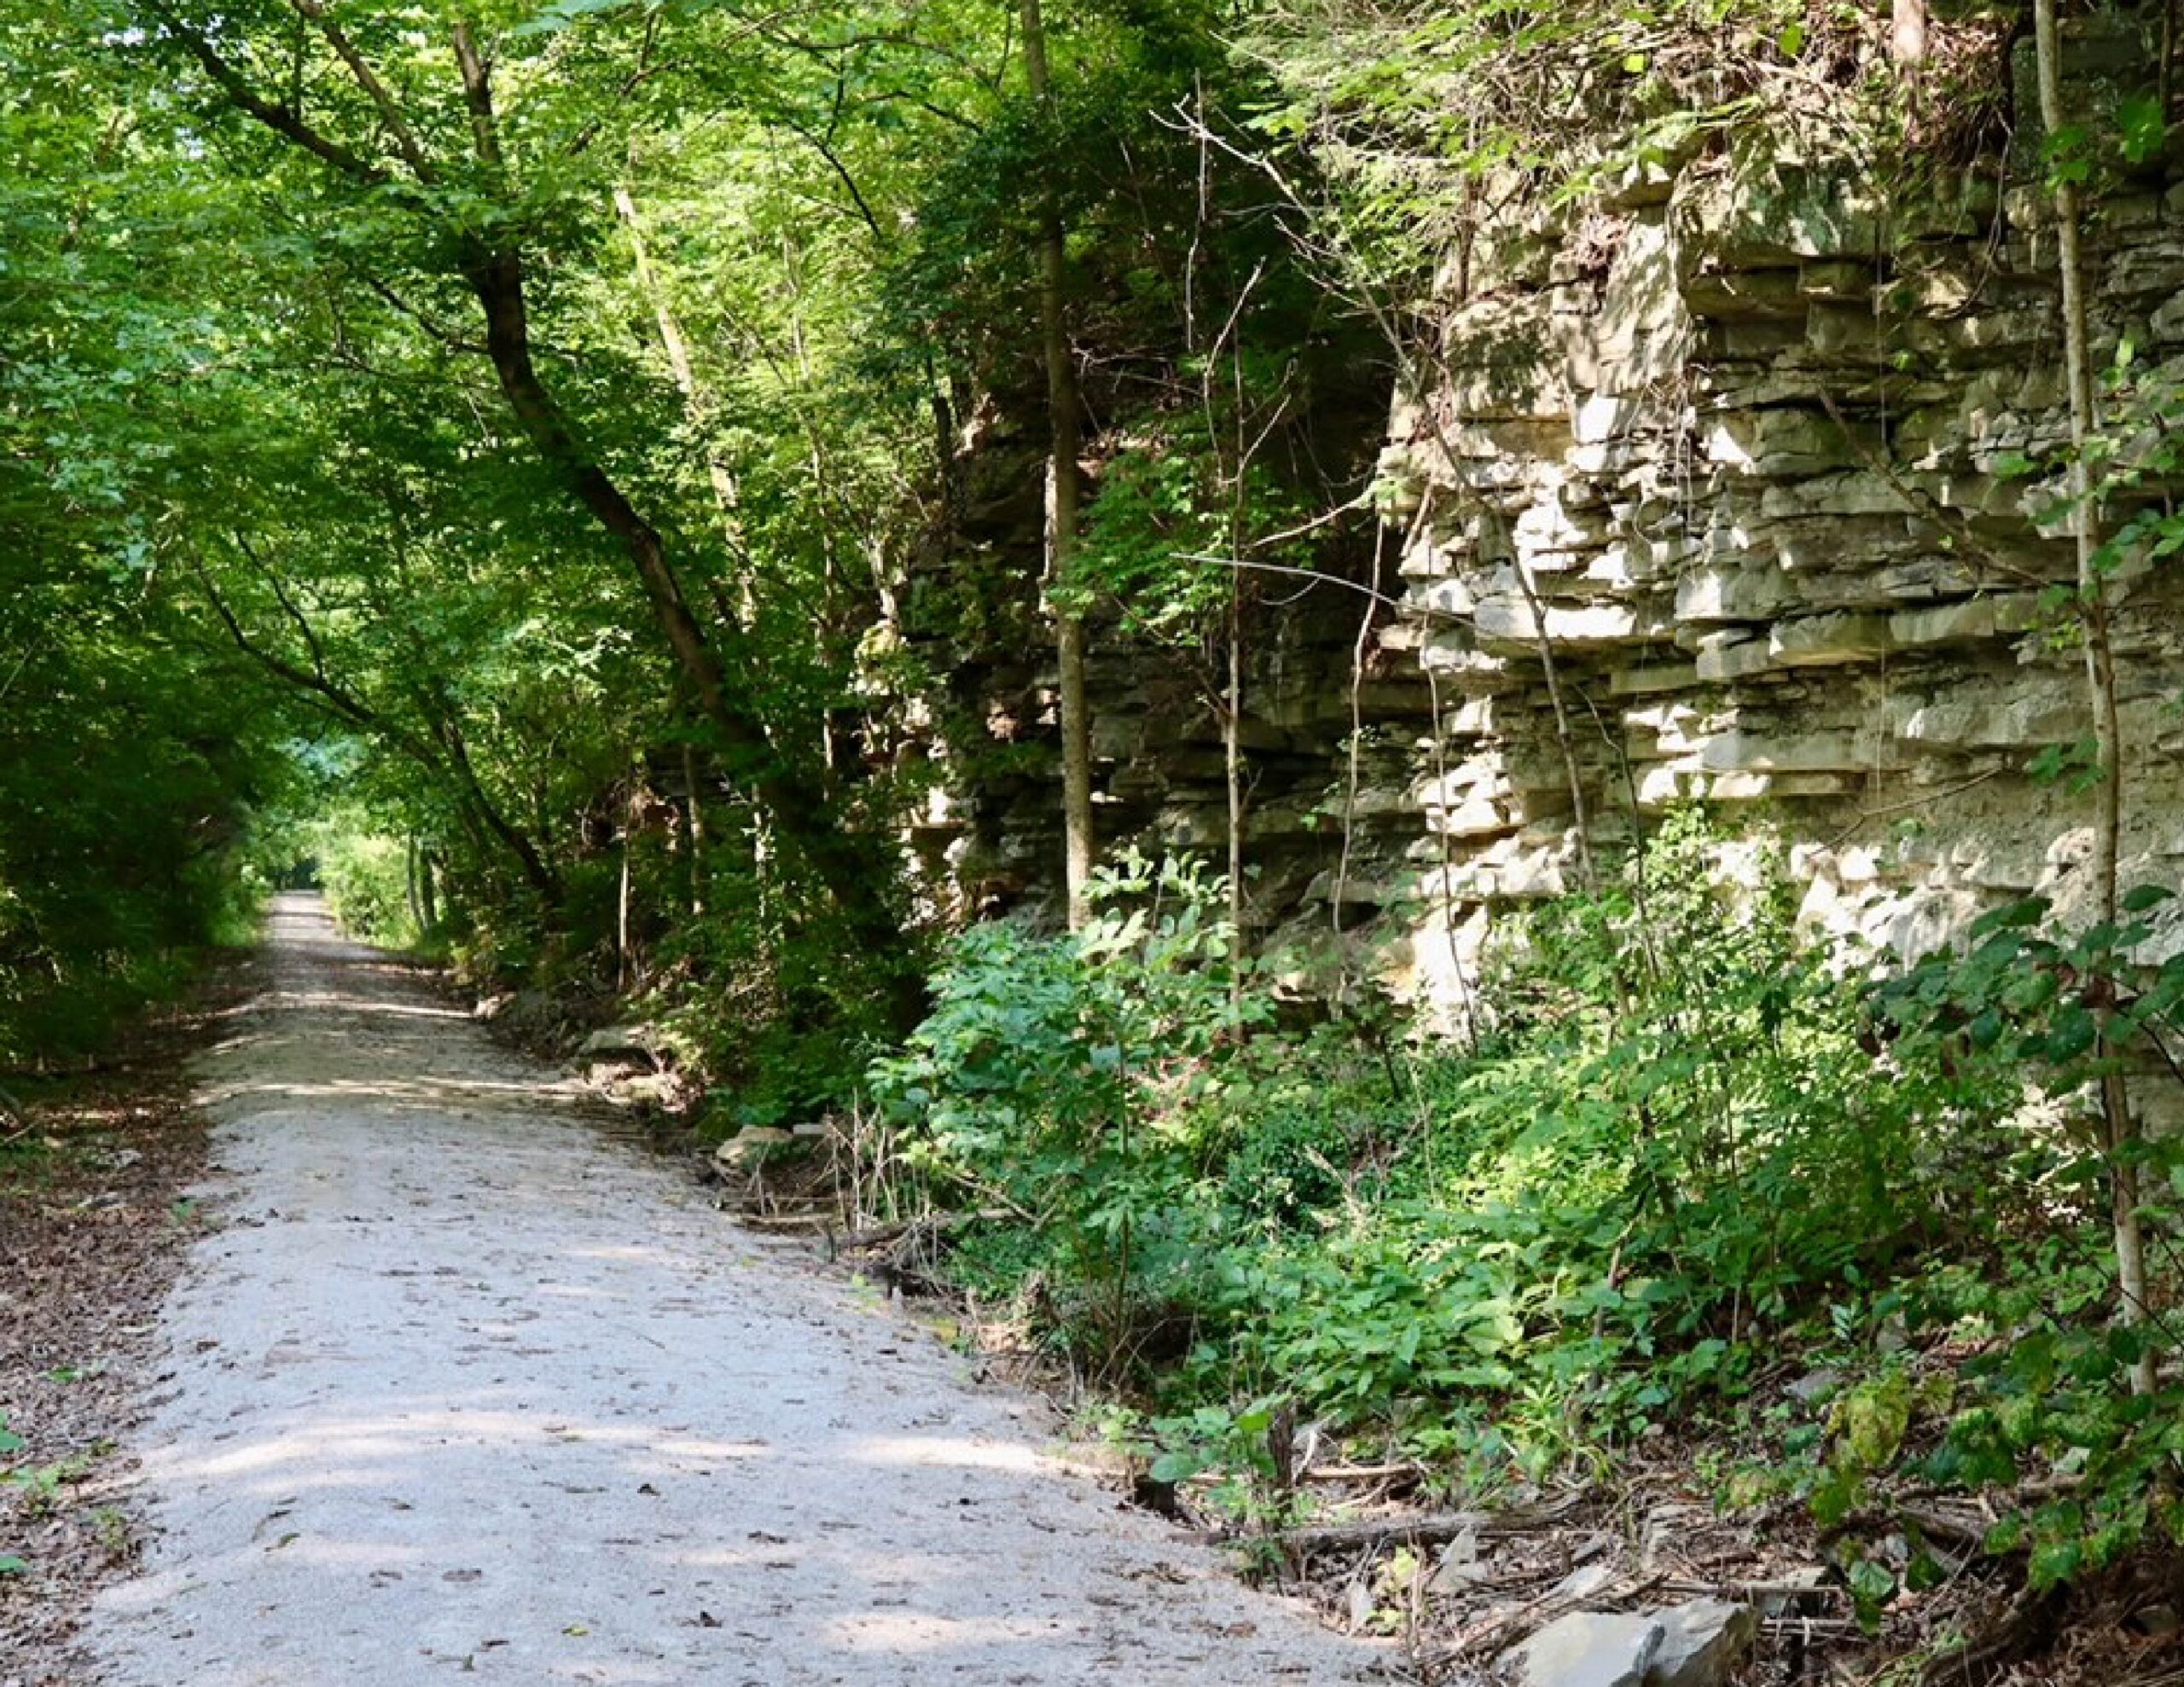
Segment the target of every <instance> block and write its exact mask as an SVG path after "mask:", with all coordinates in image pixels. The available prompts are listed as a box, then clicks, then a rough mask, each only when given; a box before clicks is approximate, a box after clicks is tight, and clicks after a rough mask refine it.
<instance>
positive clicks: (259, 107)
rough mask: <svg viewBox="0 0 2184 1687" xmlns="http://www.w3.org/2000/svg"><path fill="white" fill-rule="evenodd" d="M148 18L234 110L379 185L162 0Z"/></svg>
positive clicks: (360, 162)
mask: <svg viewBox="0 0 2184 1687" xmlns="http://www.w3.org/2000/svg"><path fill="white" fill-rule="evenodd" d="M150 9H151V12H152V15H153V16H154V17H156V18H157V19H159V20H160V22H161V23H162V24H164V25H166V28H167V30H168V32H170V33H171V34H172V35H173V37H174V38H175V39H176V40H177V41H179V42H180V43H182V44H183V46H184V47H186V48H188V49H189V52H190V55H191V56H193V57H194V58H195V59H196V61H197V62H198V63H199V64H200V65H201V66H203V67H204V70H205V74H206V75H207V76H209V77H211V78H212V82H213V84H214V85H215V86H217V87H218V89H219V90H220V91H221V92H222V93H224V94H225V95H226V96H228V98H229V101H231V102H232V103H233V104H234V105H235V107H236V109H237V110H239V111H241V112H242V113H245V114H246V115H247V116H248V117H251V118H253V119H255V120H256V121H258V123H260V124H262V125H264V126H265V127H266V128H268V129H270V130H272V131H273V132H274V133H275V134H276V135H279V136H283V137H285V138H286V139H288V140H289V141H292V142H294V143H295V144H296V145H297V146H299V147H301V148H303V149H304V150H305V152H307V153H309V154H311V156H312V157H314V158H317V159H321V160H322V161H323V162H325V163H327V164H330V165H333V166H334V168H335V169H336V170H338V171H340V172H341V173H342V174H343V175H345V176H347V177H351V179H352V180H355V181H358V182H371V183H383V182H385V181H386V180H387V179H388V177H387V174H386V171H383V170H381V169H380V167H379V166H378V165H375V164H374V163H373V162H372V161H371V160H370V159H368V158H366V157H364V156H363V154H361V153H355V152H351V151H350V149H349V148H346V147H345V146H343V145H342V144H341V143H340V142H339V141H335V140H333V139H331V138H330V137H328V136H325V135H322V134H321V133H320V132H319V131H318V130H316V129H314V128H312V127H311V125H310V124H308V123H306V122H305V121H304V120H303V119H302V118H301V117H300V116H299V115H298V114H297V113H295V112H293V111H291V110H290V109H289V108H288V107H286V106H276V105H275V104H274V103H273V102H272V101H270V100H267V99H264V98H262V97H261V96H259V95H258V93H257V91H256V90H253V88H252V87H251V85H250V84H249V82H248V81H247V79H246V78H244V76H243V74H242V72H240V71H238V70H237V69H236V68H235V67H234V66H233V65H231V64H229V62H228V61H227V60H226V59H224V58H223V57H222V56H221V55H220V52H219V49H218V48H216V47H214V46H213V45H212V43H211V42H210V41H208V40H206V38H205V37H204V36H203V35H202V34H200V32H198V31H196V30H194V29H192V28H191V27H189V25H187V24H185V23H184V22H183V20H181V19H180V18H179V17H178V16H177V15H176V14H175V12H174V10H173V9H172V8H171V7H170V6H167V5H166V4H164V3H162V0H151V8H150Z"/></svg>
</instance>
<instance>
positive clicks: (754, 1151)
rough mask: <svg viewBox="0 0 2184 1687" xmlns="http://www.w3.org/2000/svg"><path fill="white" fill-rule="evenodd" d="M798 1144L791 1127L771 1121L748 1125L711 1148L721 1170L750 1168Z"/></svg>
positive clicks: (744, 1169)
mask: <svg viewBox="0 0 2184 1687" xmlns="http://www.w3.org/2000/svg"><path fill="white" fill-rule="evenodd" d="M799 1146H801V1145H800V1144H799V1142H798V1140H797V1138H796V1133H794V1132H793V1131H785V1130H781V1129H780V1128H777V1127H775V1126H773V1125H747V1126H746V1127H745V1128H743V1129H742V1130H741V1132H739V1133H737V1134H736V1135H735V1136H734V1137H732V1138H730V1139H729V1140H728V1141H726V1142H723V1144H721V1145H720V1146H719V1147H717V1148H716V1149H714V1150H713V1163H714V1164H715V1165H716V1166H718V1167H719V1168H721V1169H722V1170H723V1171H724V1172H747V1171H752V1170H755V1169H756V1168H758V1167H760V1166H763V1165H764V1164H765V1163H766V1162H768V1161H770V1160H775V1159H779V1158H780V1157H781V1156H782V1155H783V1154H785V1153H787V1152H789V1151H793V1150H794V1149H796V1148H798V1147H799Z"/></svg>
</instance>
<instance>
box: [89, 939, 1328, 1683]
mask: <svg viewBox="0 0 2184 1687" xmlns="http://www.w3.org/2000/svg"><path fill="white" fill-rule="evenodd" d="M271 942H272V948H271V954H270V959H271V977H272V980H273V983H272V987H271V988H270V992H269V993H268V994H267V995H266V997H265V998H264V1000H262V1001H261V1002H260V1004H259V1005H258V1009H257V1011H256V1012H253V1014H252V1015H251V1016H250V1017H248V1018H247V1020H245V1021H244V1022H243V1025H242V1028H241V1031H240V1033H239V1035H237V1036H236V1037H235V1039H234V1040H233V1041H230V1042H229V1043H227V1044H225V1045H224V1046H222V1047H221V1048H220V1049H219V1050H218V1052H216V1053H215V1054H214V1055H212V1057H211V1058H210V1060H209V1061H208V1063H207V1065H206V1082H207V1085H208V1089H209V1095H210V1105H211V1107H212V1113H213V1116H214V1119H215V1122H216V1123H215V1133H214V1144H213V1146H214V1161H215V1166H216V1175H215V1181H214V1183H213V1184H212V1187H211V1188H210V1190H209V1191H207V1193H208V1196H209V1198H210V1199H211V1200H212V1203H213V1204H214V1205H215V1207H216V1208H217V1209H218V1211H219V1212H220V1214H221V1215H222V1217H223V1219H224V1224H223V1225H222V1226H221V1227H220V1228H219V1229H218V1231H216V1232H213V1233H211V1234H209V1235H208V1236H207V1237H206V1238H205V1239H204V1240H203V1241H202V1242H200V1244H199V1245H198V1247H197V1249H196V1250H195V1254H194V1255H193V1258H192V1260H191V1262H190V1265H189V1268H188V1269H187V1271H186V1272H185V1273H184V1276H183V1282H182V1284H181V1287H180V1288H179V1289H178V1290H177V1292H176V1293H175V1295H174V1296H173V1298H172V1299H171V1301H170V1302H169V1304H168V1305H167V1307H166V1310H165V1313H163V1315H162V1319H161V1324H160V1339H161V1341H162V1342H163V1343H164V1347H165V1350H166V1358H165V1359H164V1361H163V1362H162V1364H161V1365H160V1367H159V1368H160V1372H161V1375H160V1383H159V1387H160V1391H161V1394H162V1395H163V1399H162V1400H161V1401H160V1403H159V1404H158V1406H157V1407H156V1409H155V1410H154V1412H153V1414H152V1417H151V1419H150V1421H149V1422H148V1424H147V1425H146V1426H145V1428H144V1429H142V1431H140V1432H139V1434H138V1435H137V1438H136V1442H135V1445H134V1446H133V1447H132V1451H134V1452H136V1453H137V1455H138V1457H139V1458H140V1459H141V1463H142V1470H141V1474H140V1475H139V1477H138V1479H137V1480H138V1489H139V1491H138V1495H137V1497H138V1499H139V1500H140V1501H141V1503H142V1510H144V1512H145V1514H146V1515H147V1517H148V1521H149V1522H150V1524H151V1525H152V1529H153V1540H152V1544H151V1546H150V1548H149V1550H148V1554H147V1557H146V1561H145V1562H144V1564H143V1566H142V1570H141V1572H140V1573H139V1574H137V1576H136V1577H135V1578H134V1579H132V1580H126V1581H124V1582H122V1583H121V1584H119V1586H115V1587H114V1588H112V1589H110V1590H109V1591H107V1593H105V1594H104V1595H102V1597H101V1598H100V1601H99V1603H98V1605H97V1607H96V1609H95V1611H94V1614H93V1617H92V1620H91V1624H90V1631H89V1635H88V1643H87V1644H88V1646H89V1649H90V1655H91V1658H92V1660H93V1673H92V1675H91V1677H90V1679H91V1680H93V1681H96V1682H100V1683H104V1684H107V1687H258V1684H268V1687H270V1684H276V1683H277V1684H281V1687H352V1684H366V1683H369V1684H373V1687H404V1684H410V1683H428V1682H429V1683H438V1682H451V1681H452V1680H454V1679H455V1678H457V1677H466V1678H467V1677H470V1676H473V1675H474V1676H476V1677H478V1678H482V1679H484V1680H487V1681H499V1682H505V1683H519V1684H547V1683H559V1682H592V1683H601V1684H614V1687H649V1684H670V1683H672V1684H683V1683H692V1684H696V1683H705V1684H715V1683H718V1684H730V1687H734V1684H760V1683H764V1684H768V1687H772V1684H799V1687H804V1684H810V1687H817V1684H822V1683H857V1684H861V1687H862V1684H871V1687H886V1684H893V1683H960V1684H986V1683H991V1684H1002V1683H1023V1684H1050V1683H1063V1682H1088V1683H1089V1682H1108V1681H1118V1682H1124V1683H1128V1684H1131V1687H1138V1684H1145V1683H1161V1684H1170V1683H1172V1684H1204V1687H1230V1684H1242V1683H1256V1682H1263V1681H1267V1680H1269V1679H1287V1680H1295V1681H1310V1682H1337V1681H1344V1680H1349V1679H1351V1678H1355V1677H1356V1675H1358V1674H1359V1673H1361V1672H1362V1669H1363V1668H1364V1667H1365V1666H1366V1665H1367V1664H1368V1662H1369V1661H1370V1656H1371V1655H1370V1653H1369V1652H1368V1650H1367V1649H1364V1648H1362V1647H1356V1646H1351V1645H1348V1644H1345V1643H1343V1642H1340V1641H1339V1640H1336V1639H1334V1638H1332V1637H1330V1636H1328V1635H1327V1634H1325V1633H1323V1632H1321V1631H1319V1630H1317V1629H1316V1628H1315V1627H1314V1626H1312V1625H1311V1624H1310V1621H1309V1620H1306V1619H1305V1618H1304V1617H1303V1616H1302V1615H1299V1614H1298V1613H1297V1612H1296V1611H1295V1610H1293V1609H1291V1608H1290V1607H1287V1606H1286V1605H1283V1604H1281V1603H1278V1602H1275V1601H1274V1600H1271V1599H1266V1598H1263V1597H1258V1596H1256V1595H1253V1594H1252V1593H1250V1592H1248V1591H1246V1590H1244V1589H1242V1588H1241V1587H1240V1586H1237V1585H1236V1584H1235V1583H1234V1582H1233V1581H1231V1580H1229V1579H1228V1578H1227V1577H1226V1576H1225V1575H1224V1574H1223V1571H1222V1569H1221V1567H1220V1566H1219V1565H1218V1564H1217V1562H1216V1561H1215V1560H1214V1559H1213V1557H1211V1555H1209V1554H1207V1553H1205V1552H1204V1551H1200V1550H1199V1549H1197V1548H1194V1547H1193V1546H1191V1545H1189V1544H1188V1543H1187V1542H1185V1541H1183V1540H1182V1539H1180V1538H1179V1537H1177V1536H1176V1534H1175V1533H1172V1532H1171V1531H1170V1530H1169V1529H1168V1528H1166V1527H1165V1526H1164V1525H1162V1524H1161V1523H1159V1522H1158V1521H1157V1520H1155V1519H1153V1518H1150V1517H1148V1516H1144V1515H1142V1514H1139V1513H1135V1512H1129V1511H1124V1510H1118V1509H1117V1505H1116V1502H1115V1500H1114V1499H1113V1497H1112V1496H1111V1495H1109V1494H1107V1493H1102V1492H1101V1491H1100V1490H1099V1489H1097V1488H1096V1487H1093V1486H1091V1485H1090V1484H1089V1483H1087V1482H1085V1481H1082V1480H1081V1479H1079V1478H1077V1477H1076V1476H1074V1475H1071V1474H1070V1473H1068V1472H1067V1471H1066V1470H1062V1469H1061V1468H1060V1466H1059V1465H1057V1464H1055V1463H1054V1462H1053V1461H1052V1460H1051V1459H1049V1458H1048V1457H1046V1456H1045V1455H1044V1454H1043V1452H1041V1450H1040V1446H1039V1440H1040V1437H1039V1435H1038V1432H1037V1429H1036V1427H1035V1424H1036V1415H1035V1413H1034V1412H1032V1411H1031V1409H1030V1408H1028V1407H1026V1406H1024V1405H1022V1404H1021V1403H1019V1402H1018V1401H1016V1400H1014V1399H1013V1398H1012V1397H1011V1396H1009V1395H1008V1394H1004V1393H1002V1392H999V1391H996V1390H992V1389H983V1388H975V1387H973V1386H972V1385H971V1384H970V1383H968V1382H967V1380H966V1379H965V1375H964V1367H963V1366H962V1365H961V1363H960V1362H959V1361H958V1360H956V1359H954V1358H953V1357H951V1356H950V1354H947V1353H946V1352H945V1351H944V1349H942V1348H940V1347H939V1346H938V1344H937V1343H936V1342H933V1341H932V1339H931V1338H930V1337H929V1336H926V1335H925V1334H924V1333H923V1332H921V1331H920V1330H917V1329H915V1327H914V1326H911V1325H908V1324H906V1323H905V1322H903V1320H902V1319H899V1318H897V1317H896V1316H894V1315H892V1314H891V1313H889V1312H888V1311H887V1310H886V1308H885V1307H879V1306H875V1305H871V1304H868V1303H866V1302H865V1301H861V1300H860V1299H859V1298H858V1297H857V1296H855V1295H854V1294H853V1293H851V1291H850V1290H847V1289H845V1288H844V1287H842V1286H840V1285H838V1284H831V1283H828V1282H825V1281H822V1280H820V1279H817V1278H813V1277H810V1276H809V1275H807V1274H805V1273H804V1272H801V1271H799V1269H798V1268H797V1267H795V1266H794V1265H793V1264H790V1263H784V1262H780V1261H775V1260H774V1259H773V1258H770V1256H769V1255H768V1253H767V1251H766V1250H765V1249H763V1248H761V1247H759V1246H758V1245H756V1244H752V1242H750V1241H748V1240H746V1239H745V1238H742V1237H741V1236H740V1235H739V1234H738V1232H735V1230H734V1229H733V1227H732V1226H729V1225H728V1224H727V1223H726V1222H725V1221H724V1220H722V1219H721V1218H720V1217H719V1215H717V1214H715V1213H714V1212H712V1210H711V1209H709V1208H708V1207H707V1206H706V1203H705V1202H704V1201H703V1199H702V1198H701V1197H700V1193H699V1192H698V1191H696V1190H694V1188H692V1187H691V1186H689V1185H688V1182H687V1180H685V1179H684V1178H683V1177H682V1176H681V1175H680V1174H678V1173H677V1172H676V1171H675V1170H674V1169H672V1168H669V1167H667V1166H665V1165H662V1164H660V1163H659V1162H653V1161H650V1160H648V1159H647V1158H645V1157H643V1156H642V1155H641V1154H640V1153H638V1152H637V1151H635V1150H632V1149H630V1148H628V1147H626V1146H624V1145H619V1144H617V1143H614V1142H613V1141H612V1140H611V1139H607V1138H605V1137H603V1136H601V1134H599V1133H597V1131H596V1130H595V1128H592V1127H591V1126H590V1125H588V1124H587V1123H586V1122H584V1118H583V1116H582V1111H581V1106H580V1104H579V1100H578V1097H577V1095H576V1094H575V1093H574V1092H573V1090H572V1088H571V1087H568V1086H567V1085H566V1083H565V1082H562V1081H557V1080H556V1079H555V1078H554V1077H553V1076H552V1075H549V1073H547V1072H546V1071H544V1070H543V1069H541V1068H539V1067H537V1066H535V1065H532V1064H529V1063H526V1062H524V1061H522V1060H520V1059H519V1058H516V1057H514V1056H513V1055H511V1054H508V1053H507V1052H504V1051H502V1050H500V1049H497V1048H496V1047H495V1046H492V1045H491V1043H489V1042H488V1041H486V1040H485V1037H484V1035H482V1034H481V1033H480V1032H479V1031H478V1030H477V1029H474V1028H473V1026H472V1025H471V1024H470V1023H469V1022H468V1020H467V1019H466V1018H465V1017H463V1016H462V1014H460V1013H459V1012H455V1011H454V1010H451V1009H450V1008H448V1007H446V1006H443V1005H441V1004H440V1003H439V1002H438V1001H436V1000H433V998H432V997H431V996H429V995H428V994H426V993H425V992H423V991H422V990H421V989H420V988H418V986H417V985H416V984H415V983H414V982H413V981H412V980H411V979H410V978H409V977H406V976H405V975H404V972H403V971H401V970H400V969H399V968H397V967H395V966H393V965H389V964H387V963H386V960H385V959H384V958H383V957H381V956H380V955H378V954H375V952H373V951H371V950H368V949H363V948H357V947H355V946H353V945H349V944H346V943H344V942H341V941H340V939H339V938H337V937H336V936H334V933H333V931H332V930H331V928H330V926H329V925H328V922H327V920H326V919H325V917H324V915H323V914H322V913H321V911H320V909H319V907H318V904H317V901H316V900H315V899H311V898H308V897H284V898H282V899H281V901H279V903H278V904H277V906H276V910H275V913H274V919H273V929H272V939H271Z"/></svg>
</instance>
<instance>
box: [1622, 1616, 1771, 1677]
mask: <svg viewBox="0 0 2184 1687" xmlns="http://www.w3.org/2000/svg"><path fill="white" fill-rule="evenodd" d="M1653 1618H1654V1620H1655V1621H1657V1622H1658V1623H1659V1624H1660V1626H1661V1641H1660V1646H1659V1648H1658V1650H1657V1651H1656V1652H1655V1653H1654V1655H1653V1662H1652V1664H1651V1665H1650V1666H1648V1667H1647V1671H1646V1687H1722V1683H1723V1682H1725V1681H1727V1680H1728V1678H1729V1672H1730V1671H1731V1670H1732V1669H1734V1668H1735V1667H1736V1665H1737V1662H1738V1661H1739V1660H1740V1659H1741V1658H1742V1657H1743V1656H1744V1655H1745V1652H1746V1651H1748V1650H1750V1649H1751V1643H1752V1640H1753V1638H1754V1637H1755V1636H1756V1635H1757V1633H1758V1632H1759V1619H1758V1618H1757V1615H1754V1614H1753V1612H1752V1609H1751V1606H1749V1605H1733V1604H1731V1603H1728V1601H1727V1600H1722V1599H1693V1601H1691V1602H1690V1603H1688V1604H1684V1605H1676V1606H1673V1607H1671V1608H1670V1609H1667V1610H1664V1611H1656V1612H1655V1613H1654V1614H1653Z"/></svg>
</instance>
